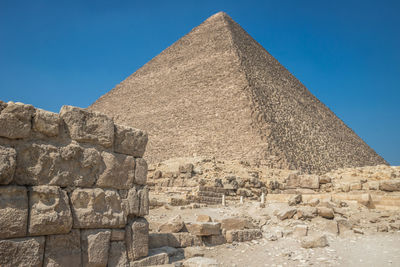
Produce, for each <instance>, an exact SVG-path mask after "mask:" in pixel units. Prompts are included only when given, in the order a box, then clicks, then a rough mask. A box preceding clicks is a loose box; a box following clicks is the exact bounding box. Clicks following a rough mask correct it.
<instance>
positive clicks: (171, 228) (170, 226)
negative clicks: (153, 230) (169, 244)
mask: <svg viewBox="0 0 400 267" xmlns="http://www.w3.org/2000/svg"><path fill="white" fill-rule="evenodd" d="M184 225H185V223H184V222H183V220H182V217H181V216H180V215H177V216H175V217H173V218H172V219H170V220H169V221H168V222H166V223H163V224H161V225H160V226H159V227H158V232H160V233H178V232H179V231H181V230H182V228H183V227H184Z"/></svg>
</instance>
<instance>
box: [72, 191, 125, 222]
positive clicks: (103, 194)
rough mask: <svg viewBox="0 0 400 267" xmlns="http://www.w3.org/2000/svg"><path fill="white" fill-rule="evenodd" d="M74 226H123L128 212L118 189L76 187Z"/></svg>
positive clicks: (73, 199)
mask: <svg viewBox="0 0 400 267" xmlns="http://www.w3.org/2000/svg"><path fill="white" fill-rule="evenodd" d="M71 205H72V207H71V208H72V213H73V218H74V224H73V227H74V228H121V227H124V226H125V224H126V220H127V219H126V218H127V216H126V213H125V211H124V208H123V207H122V201H121V198H120V196H119V194H118V192H117V191H116V190H111V189H110V190H103V189H100V188H95V189H75V190H74V191H73V192H72V194H71Z"/></svg>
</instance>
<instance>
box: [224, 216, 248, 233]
mask: <svg viewBox="0 0 400 267" xmlns="http://www.w3.org/2000/svg"><path fill="white" fill-rule="evenodd" d="M221 228H222V229H225V230H227V231H228V230H243V229H251V228H254V225H253V224H252V223H251V222H250V221H249V220H248V219H246V218H240V217H232V218H226V219H222V220H221Z"/></svg>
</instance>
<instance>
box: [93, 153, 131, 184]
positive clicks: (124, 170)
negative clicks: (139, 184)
mask: <svg viewBox="0 0 400 267" xmlns="http://www.w3.org/2000/svg"><path fill="white" fill-rule="evenodd" d="M101 156H102V158H103V161H104V165H105V169H104V170H103V171H102V173H100V175H99V178H98V180H97V182H96V184H97V186H99V187H109V188H115V189H129V188H131V187H132V186H133V182H134V180H135V159H134V158H133V157H132V156H126V155H122V154H115V153H110V152H105V151H104V152H102V153H101Z"/></svg>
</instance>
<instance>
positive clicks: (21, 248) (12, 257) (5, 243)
mask: <svg viewBox="0 0 400 267" xmlns="http://www.w3.org/2000/svg"><path fill="white" fill-rule="evenodd" d="M43 252H44V237H43V236H40V237H27V238H16V239H6V240H0V266H2V267H3V266H4V267H13V266H29V267H30V266H37V267H41V266H42V264H43Z"/></svg>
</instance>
